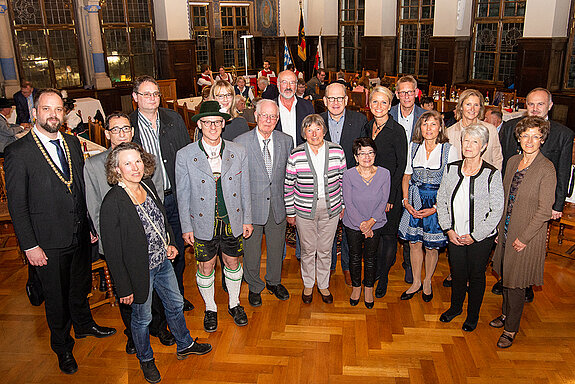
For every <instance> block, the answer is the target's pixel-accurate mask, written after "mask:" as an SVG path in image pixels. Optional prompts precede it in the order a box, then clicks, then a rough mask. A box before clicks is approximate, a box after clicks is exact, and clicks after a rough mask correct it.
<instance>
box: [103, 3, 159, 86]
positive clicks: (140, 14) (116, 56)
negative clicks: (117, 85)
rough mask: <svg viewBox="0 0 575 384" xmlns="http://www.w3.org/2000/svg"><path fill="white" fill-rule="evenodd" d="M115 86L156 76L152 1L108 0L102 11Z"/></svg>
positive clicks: (111, 78) (106, 45)
mask: <svg viewBox="0 0 575 384" xmlns="http://www.w3.org/2000/svg"><path fill="white" fill-rule="evenodd" d="M100 15H101V19H102V29H103V36H102V40H103V42H104V52H105V55H106V59H107V60H106V61H107V64H108V75H109V76H110V80H112V82H122V81H132V80H133V79H134V78H136V77H137V76H140V75H151V76H155V74H156V65H155V59H154V55H155V50H154V40H155V37H154V28H153V24H152V1H151V0H106V1H105V2H102V9H101V10H100Z"/></svg>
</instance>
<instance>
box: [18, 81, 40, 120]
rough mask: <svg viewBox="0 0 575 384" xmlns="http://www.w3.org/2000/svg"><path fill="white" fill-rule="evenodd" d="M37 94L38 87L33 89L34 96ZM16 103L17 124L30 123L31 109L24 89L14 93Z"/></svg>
mask: <svg viewBox="0 0 575 384" xmlns="http://www.w3.org/2000/svg"><path fill="white" fill-rule="evenodd" d="M34 95H36V88H34V90H33V91H32V98H33V97H34ZM14 103H15V104H16V124H21V123H29V122H30V121H31V119H30V117H31V116H30V111H29V110H28V101H27V100H26V98H25V97H24V95H22V91H18V92H16V93H15V94H14Z"/></svg>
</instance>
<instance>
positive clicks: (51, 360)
mask: <svg viewBox="0 0 575 384" xmlns="http://www.w3.org/2000/svg"><path fill="white" fill-rule="evenodd" d="M569 234H570V235H573V233H569ZM551 238H552V242H551V246H550V247H551V248H550V249H551V251H550V253H549V254H548V258H547V262H546V266H545V268H546V269H545V286H544V287H543V289H536V292H535V301H534V302H533V303H532V304H527V305H526V308H525V312H524V316H523V321H522V324H521V330H520V333H519V334H518V336H517V338H516V341H515V344H514V345H513V346H512V347H511V348H510V349H507V350H501V349H498V348H497V347H496V345H495V344H496V342H497V339H498V337H499V335H500V330H497V329H493V328H490V327H489V325H488V322H489V321H490V320H491V319H492V318H494V317H495V316H497V315H498V314H499V313H500V305H501V297H500V296H495V295H493V294H492V293H491V292H490V287H491V285H493V283H495V278H494V277H493V276H492V275H491V270H490V269H489V270H488V280H487V283H488V289H487V292H486V294H485V299H484V304H483V307H482V310H481V319H480V323H479V326H478V327H477V329H476V330H475V331H474V332H472V333H469V334H468V333H465V332H463V331H462V330H461V325H462V323H463V320H464V319H465V316H464V315H462V316H460V317H458V318H456V319H455V320H453V322H451V323H449V324H443V323H440V322H439V321H438V318H439V315H440V314H441V313H442V312H443V311H444V310H445V309H447V308H448V306H449V297H450V291H449V289H447V288H444V287H442V286H441V282H442V280H443V278H444V277H445V276H446V275H447V273H448V266H447V262H446V259H445V254H442V255H440V263H439V265H438V268H437V272H436V274H435V277H434V280H433V288H434V299H433V300H432V301H431V302H430V303H424V302H423V300H422V299H421V296H420V295H418V296H416V297H414V298H413V299H412V300H411V301H400V300H399V296H400V294H401V292H402V291H404V290H405V289H407V287H408V286H407V284H405V283H404V282H403V270H402V269H401V266H400V265H401V263H400V262H397V263H396V265H395V266H394V267H393V268H392V272H391V275H390V284H389V290H388V293H387V296H386V297H384V298H383V299H378V300H376V304H375V307H374V309H371V310H368V309H366V308H365V307H364V306H363V303H360V305H358V306H357V307H350V305H349V301H348V298H349V293H350V291H351V289H350V288H349V287H347V286H346V285H345V283H344V279H343V275H342V273H341V270H340V269H339V266H338V270H337V273H336V274H335V275H334V276H333V277H332V283H331V290H332V293H333V294H334V297H335V302H334V304H333V305H327V304H324V303H322V302H321V300H320V297H319V295H317V293H316V294H315V297H314V300H313V303H312V304H311V305H304V304H302V302H301V298H300V295H301V289H302V283H301V279H300V272H299V263H298V262H297V260H295V258H294V257H293V250H292V249H289V248H288V257H287V259H286V261H285V264H284V273H283V283H284V284H285V286H286V287H287V288H288V290H289V291H290V293H291V296H292V297H291V299H290V300H288V301H285V302H280V301H279V300H277V299H275V297H273V296H271V295H269V294H267V293H266V292H264V294H263V295H262V297H263V305H262V306H261V307H259V308H252V307H250V306H249V304H248V302H247V293H248V292H247V291H248V290H247V286H246V285H245V284H244V285H243V286H242V294H241V300H242V304H243V305H244V306H245V308H246V312H247V314H248V317H249V324H248V325H247V326H246V327H242V328H239V327H236V326H235V325H234V324H233V322H232V319H231V318H230V316H229V315H228V314H227V312H226V306H227V295H226V294H225V293H224V292H223V291H222V290H221V287H220V285H219V284H218V287H217V291H216V292H217V293H216V301H217V303H218V305H219V308H220V312H219V313H220V315H219V329H218V331H217V332H215V333H213V334H207V333H205V332H204V331H203V327H202V321H203V302H202V299H201V297H200V295H199V293H198V291H197V289H196V286H195V279H194V272H195V267H194V263H193V262H191V263H190V264H189V265H188V268H187V270H186V275H185V276H186V282H187V284H186V289H187V292H186V297H187V298H188V299H190V300H191V301H192V302H193V303H194V305H196V309H194V310H193V311H191V312H187V313H186V320H187V323H188V327H189V328H190V331H191V333H192V336H193V337H199V338H200V340H203V341H208V342H210V343H211V344H212V345H213V347H214V349H213V351H212V352H211V353H210V354H208V355H205V356H200V357H195V356H193V357H190V358H188V359H187V360H185V361H178V360H177V359H176V356H175V346H172V347H165V346H163V345H161V344H160V343H159V342H158V341H157V339H155V338H152V347H153V348H154V351H155V358H156V362H157V365H158V368H159V369H160V372H161V373H162V378H163V380H162V382H163V383H209V384H214V383H257V384H264V383H269V384H284V383H285V384H292V383H313V384H327V383H338V384H339V383H361V384H369V383H397V384H403V383H426V384H427V383H442V384H443V383H470V384H480V383H487V384H496V383H504V384H510V383H525V384H531V383H575V368H574V367H575V306H574V304H575V261H574V260H572V259H569V258H566V257H564V256H565V254H564V252H565V251H566V249H567V248H569V247H570V246H571V245H573V243H572V242H569V241H565V242H564V244H563V245H562V246H559V245H558V244H557V242H556V240H555V239H556V231H555V230H554V231H553V232H552V236H551ZM399 255H400V252H398V260H399V257H400V256H399ZM218 277H219V276H218ZM26 278H27V271H26V268H25V267H24V266H23V265H22V264H21V262H20V260H19V259H18V256H17V255H16V253H15V252H12V253H8V252H7V253H4V254H2V255H1V258H0V352H1V356H2V357H1V358H0V383H42V384H48V383H94V384H106V383H143V382H145V381H144V379H143V376H142V374H141V372H140V369H139V365H138V361H137V359H136V358H135V356H129V355H126V353H125V352H124V346H125V341H126V338H125V337H124V335H123V334H122V330H123V326H122V323H121V320H120V315H119V313H118V309H117V307H110V306H109V305H105V306H102V307H100V308H97V309H95V310H94V311H93V313H94V317H95V319H96V321H97V322H98V323H99V324H102V325H107V326H114V327H116V328H117V329H118V334H116V335H114V336H112V337H109V338H106V339H101V340H96V339H93V338H88V339H82V340H78V341H77V342H76V346H75V349H74V355H75V356H76V359H77V361H78V364H79V366H80V369H79V371H78V372H77V373H76V374H75V375H72V376H66V375H64V374H61V373H60V371H59V370H58V364H57V359H56V356H55V355H54V354H53V353H52V352H51V350H50V347H49V332H48V329H47V326H46V322H45V318H44V310H43V307H32V306H31V305H30V304H29V302H28V300H27V298H26V295H25V292H24V285H25V281H26ZM217 281H218V280H217ZM362 300H363V297H362Z"/></svg>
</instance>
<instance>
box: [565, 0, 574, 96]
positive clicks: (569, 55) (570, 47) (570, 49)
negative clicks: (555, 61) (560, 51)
mask: <svg viewBox="0 0 575 384" xmlns="http://www.w3.org/2000/svg"><path fill="white" fill-rule="evenodd" d="M574 44H575V0H572V1H571V9H570V10H569V29H568V30H567V47H566V53H565V65H564V66H565V68H564V70H563V78H562V80H563V81H562V86H563V89H565V90H568V91H575V79H574V80H573V86H571V87H570V86H569V73H570V66H571V61H573V63H574V66H575V46H574Z"/></svg>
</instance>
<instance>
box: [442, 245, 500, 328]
mask: <svg viewBox="0 0 575 384" xmlns="http://www.w3.org/2000/svg"><path fill="white" fill-rule="evenodd" d="M494 240H495V236H491V237H488V238H486V239H483V240H482V241H479V242H474V243H473V244H471V245H465V246H459V245H455V244H453V243H452V242H449V245H448V246H449V261H450V263H451V278H452V283H451V307H450V310H449V311H450V312H453V313H454V314H455V313H458V312H460V311H461V310H462V308H463V302H464V301H465V294H466V292H467V294H468V300H467V320H466V323H468V324H469V325H477V322H478V321H479V310H480V308H481V303H482V302H483V294H484V293H485V270H486V268H487V263H488V262H489V255H490V253H491V248H492V247H493V243H494ZM468 283H469V288H468V287H467V284H468Z"/></svg>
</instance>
